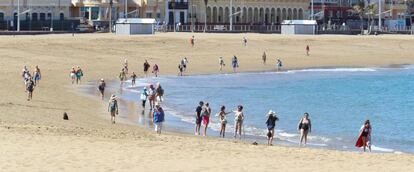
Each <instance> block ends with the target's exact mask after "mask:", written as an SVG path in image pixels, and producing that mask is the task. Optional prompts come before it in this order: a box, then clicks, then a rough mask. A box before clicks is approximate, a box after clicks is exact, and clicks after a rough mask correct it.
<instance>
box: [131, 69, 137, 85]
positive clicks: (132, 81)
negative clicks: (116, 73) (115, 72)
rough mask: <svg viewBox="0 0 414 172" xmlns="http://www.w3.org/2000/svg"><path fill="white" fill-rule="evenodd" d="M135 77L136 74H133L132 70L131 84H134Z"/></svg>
mask: <svg viewBox="0 0 414 172" xmlns="http://www.w3.org/2000/svg"><path fill="white" fill-rule="evenodd" d="M136 79H137V75H136V74H135V72H132V75H131V85H132V86H135V80H136Z"/></svg>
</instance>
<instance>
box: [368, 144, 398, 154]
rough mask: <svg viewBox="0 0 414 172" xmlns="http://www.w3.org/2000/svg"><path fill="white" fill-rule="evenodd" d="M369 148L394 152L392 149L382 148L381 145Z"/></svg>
mask: <svg viewBox="0 0 414 172" xmlns="http://www.w3.org/2000/svg"><path fill="white" fill-rule="evenodd" d="M371 149H372V150H374V151H380V152H394V149H389V148H382V147H378V146H374V145H372V146H371Z"/></svg>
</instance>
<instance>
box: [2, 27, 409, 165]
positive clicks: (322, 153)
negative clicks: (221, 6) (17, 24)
mask: <svg viewBox="0 0 414 172" xmlns="http://www.w3.org/2000/svg"><path fill="white" fill-rule="evenodd" d="M243 36H247V38H248V46H247V47H244V46H242V37H243ZM190 37H191V34H188V33H176V34H175V33H161V34H156V35H155V36H132V37H127V36H115V35H109V34H82V35H75V37H72V36H71V35H43V36H16V37H12V36H2V37H0V73H1V80H2V81H1V82H0V88H1V89H0V95H1V97H2V98H1V99H0V138H1V139H0V155H1V156H0V169H1V171H303V170H307V171H376V172H378V171H411V170H412V169H413V168H414V165H413V164H414V156H413V155H409V154H368V153H366V154H363V153H356V152H343V151H332V150H320V149H308V148H295V147H282V146H273V147H267V146H262V145H259V146H253V145H250V144H247V143H235V142H233V141H231V140H221V139H215V138H200V137H194V136H188V135H182V134H176V133H168V134H165V135H161V136H157V135H155V134H154V133H152V132H151V131H147V130H145V129H142V128H140V127H138V126H134V125H128V124H121V123H117V124H115V125H111V124H110V121H109V115H108V114H107V112H106V111H105V110H106V108H105V106H106V101H104V102H101V101H97V99H96V98H91V97H86V96H81V95H80V94H79V93H78V92H77V87H78V86H74V85H71V84H70V80H69V70H70V68H71V67H72V66H77V65H79V66H81V67H82V68H83V70H84V73H85V77H84V81H94V80H97V79H99V78H105V79H107V80H111V79H116V77H117V74H118V72H119V70H120V69H121V67H122V66H121V65H122V62H123V59H124V58H128V61H129V68H130V71H135V72H138V74H139V75H140V76H142V73H141V71H142V63H143V61H144V59H148V60H149V61H150V63H151V64H154V63H157V64H159V66H160V70H161V75H175V74H177V72H178V70H177V65H178V62H179V60H180V59H181V58H182V57H184V56H185V57H188V59H189V61H190V64H189V68H188V70H189V73H188V74H205V73H218V57H219V56H223V57H224V58H225V60H226V63H227V64H230V58H231V56H232V55H233V54H235V55H237V56H238V57H239V62H240V71H263V70H273V69H274V63H275V59H276V58H281V59H282V60H283V61H284V66H285V67H286V68H289V69H295V68H310V67H359V66H388V65H398V64H413V63H414V57H412V55H413V52H414V51H413V49H412V47H414V37H412V36H406V35H389V36H388V35H387V36H337V35H328V36H282V35H267V34H247V35H245V34H195V37H196V46H195V47H194V48H191V47H190V46H189V43H188V40H189V38H190ZM307 44H309V45H310V48H311V56H309V57H308V56H305V46H306V45H307ZM264 50H265V51H266V53H267V57H268V65H265V66H264V65H262V63H261V56H262V53H263V51H264ZM24 65H27V66H29V68H30V70H31V71H33V69H34V66H35V65H39V67H40V68H41V71H42V75H43V78H42V80H41V83H40V84H39V86H38V87H36V89H35V92H34V100H33V101H31V102H27V101H26V94H25V92H24V86H23V82H22V79H21V77H20V75H21V69H22V67H23V66H24ZM225 70H226V72H230V70H231V69H229V68H228V67H227V68H226V69H225ZM64 111H66V112H68V113H69V117H70V120H69V121H63V120H62V113H63V112H64ZM121 113H122V112H121ZM167 122H168V121H167Z"/></svg>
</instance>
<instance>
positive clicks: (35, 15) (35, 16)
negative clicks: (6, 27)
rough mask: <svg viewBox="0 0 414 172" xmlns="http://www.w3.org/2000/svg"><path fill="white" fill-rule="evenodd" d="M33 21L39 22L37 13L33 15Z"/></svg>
mask: <svg viewBox="0 0 414 172" xmlns="http://www.w3.org/2000/svg"><path fill="white" fill-rule="evenodd" d="M32 20H33V21H37V20H38V18H37V13H32Z"/></svg>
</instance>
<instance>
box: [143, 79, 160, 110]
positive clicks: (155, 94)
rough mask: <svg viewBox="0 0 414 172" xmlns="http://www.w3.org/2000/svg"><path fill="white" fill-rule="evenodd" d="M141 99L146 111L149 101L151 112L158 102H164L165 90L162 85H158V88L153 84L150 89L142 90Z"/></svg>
mask: <svg viewBox="0 0 414 172" xmlns="http://www.w3.org/2000/svg"><path fill="white" fill-rule="evenodd" d="M140 99H141V103H142V104H141V105H142V108H143V109H145V105H146V102H147V100H148V101H149V105H150V110H152V109H153V108H154V106H155V104H156V102H162V101H163V99H164V89H163V88H162V87H161V84H160V83H157V85H156V87H154V85H153V84H150V85H149V86H148V87H146V86H145V87H144V88H142V90H141V92H140Z"/></svg>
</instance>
